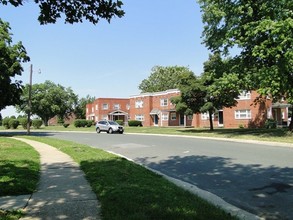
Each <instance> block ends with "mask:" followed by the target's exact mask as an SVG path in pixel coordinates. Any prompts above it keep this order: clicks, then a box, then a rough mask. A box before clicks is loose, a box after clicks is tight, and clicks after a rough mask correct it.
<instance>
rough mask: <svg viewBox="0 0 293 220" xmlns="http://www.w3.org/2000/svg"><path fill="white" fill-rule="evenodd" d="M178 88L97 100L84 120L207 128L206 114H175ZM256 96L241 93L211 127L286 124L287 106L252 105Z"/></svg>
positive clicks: (88, 108) (216, 118)
mask: <svg viewBox="0 0 293 220" xmlns="http://www.w3.org/2000/svg"><path fill="white" fill-rule="evenodd" d="M179 95H180V91H179V90H178V89H170V90H167V91H162V92H154V93H142V94H139V95H133V96H130V98H128V99H117V98H98V99H96V100H95V101H94V102H93V103H91V104H88V105H87V109H86V117H87V119H90V120H94V121H98V120H102V119H110V120H123V121H124V123H125V124H127V122H128V120H139V121H141V122H142V124H143V126H146V127H149V126H160V127H167V126H193V127H199V128H203V127H209V116H208V114H207V113H201V114H194V115H181V114H179V113H178V112H176V111H175V106H174V105H173V104H172V103H171V101H170V99H171V98H172V97H175V96H179ZM257 96H258V94H257V93H256V92H255V91H251V92H250V91H244V92H242V93H241V94H240V95H239V97H238V99H237V102H238V104H237V105H236V106H235V107H232V108H224V109H219V110H218V111H217V112H216V113H215V114H214V115H213V123H214V127H225V128H238V127H261V126H263V125H264V123H265V121H266V119H268V118H272V119H274V120H275V121H277V123H278V125H285V124H287V123H288V107H289V106H290V105H288V104H286V103H272V101H271V100H270V99H265V100H262V102H259V103H254V100H255V98H256V97H257Z"/></svg>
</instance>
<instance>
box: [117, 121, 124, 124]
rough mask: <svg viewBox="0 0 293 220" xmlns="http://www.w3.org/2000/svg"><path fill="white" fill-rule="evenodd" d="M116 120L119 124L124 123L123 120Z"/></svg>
mask: <svg viewBox="0 0 293 220" xmlns="http://www.w3.org/2000/svg"><path fill="white" fill-rule="evenodd" d="M116 122H117V123H118V124H119V125H123V124H124V121H123V120H116Z"/></svg>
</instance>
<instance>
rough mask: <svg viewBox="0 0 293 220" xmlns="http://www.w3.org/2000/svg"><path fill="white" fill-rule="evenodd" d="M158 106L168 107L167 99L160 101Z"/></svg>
mask: <svg viewBox="0 0 293 220" xmlns="http://www.w3.org/2000/svg"><path fill="white" fill-rule="evenodd" d="M160 104H161V106H168V99H167V98H165V99H160Z"/></svg>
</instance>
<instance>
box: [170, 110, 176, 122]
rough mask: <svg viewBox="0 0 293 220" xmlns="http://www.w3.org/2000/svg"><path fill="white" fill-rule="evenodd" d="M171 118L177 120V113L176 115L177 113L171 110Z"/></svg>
mask: <svg viewBox="0 0 293 220" xmlns="http://www.w3.org/2000/svg"><path fill="white" fill-rule="evenodd" d="M173 116H175V117H173ZM171 120H172V121H175V120H177V115H176V113H174V112H171Z"/></svg>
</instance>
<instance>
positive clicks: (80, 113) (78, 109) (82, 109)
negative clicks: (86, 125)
mask: <svg viewBox="0 0 293 220" xmlns="http://www.w3.org/2000/svg"><path fill="white" fill-rule="evenodd" d="M95 99H96V98H95V97H91V96H90V95H87V96H86V97H85V98H81V99H79V100H78V102H77V104H76V106H75V108H74V114H75V116H76V118H78V119H85V118H86V104H88V103H92V102H94V101H95Z"/></svg>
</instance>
